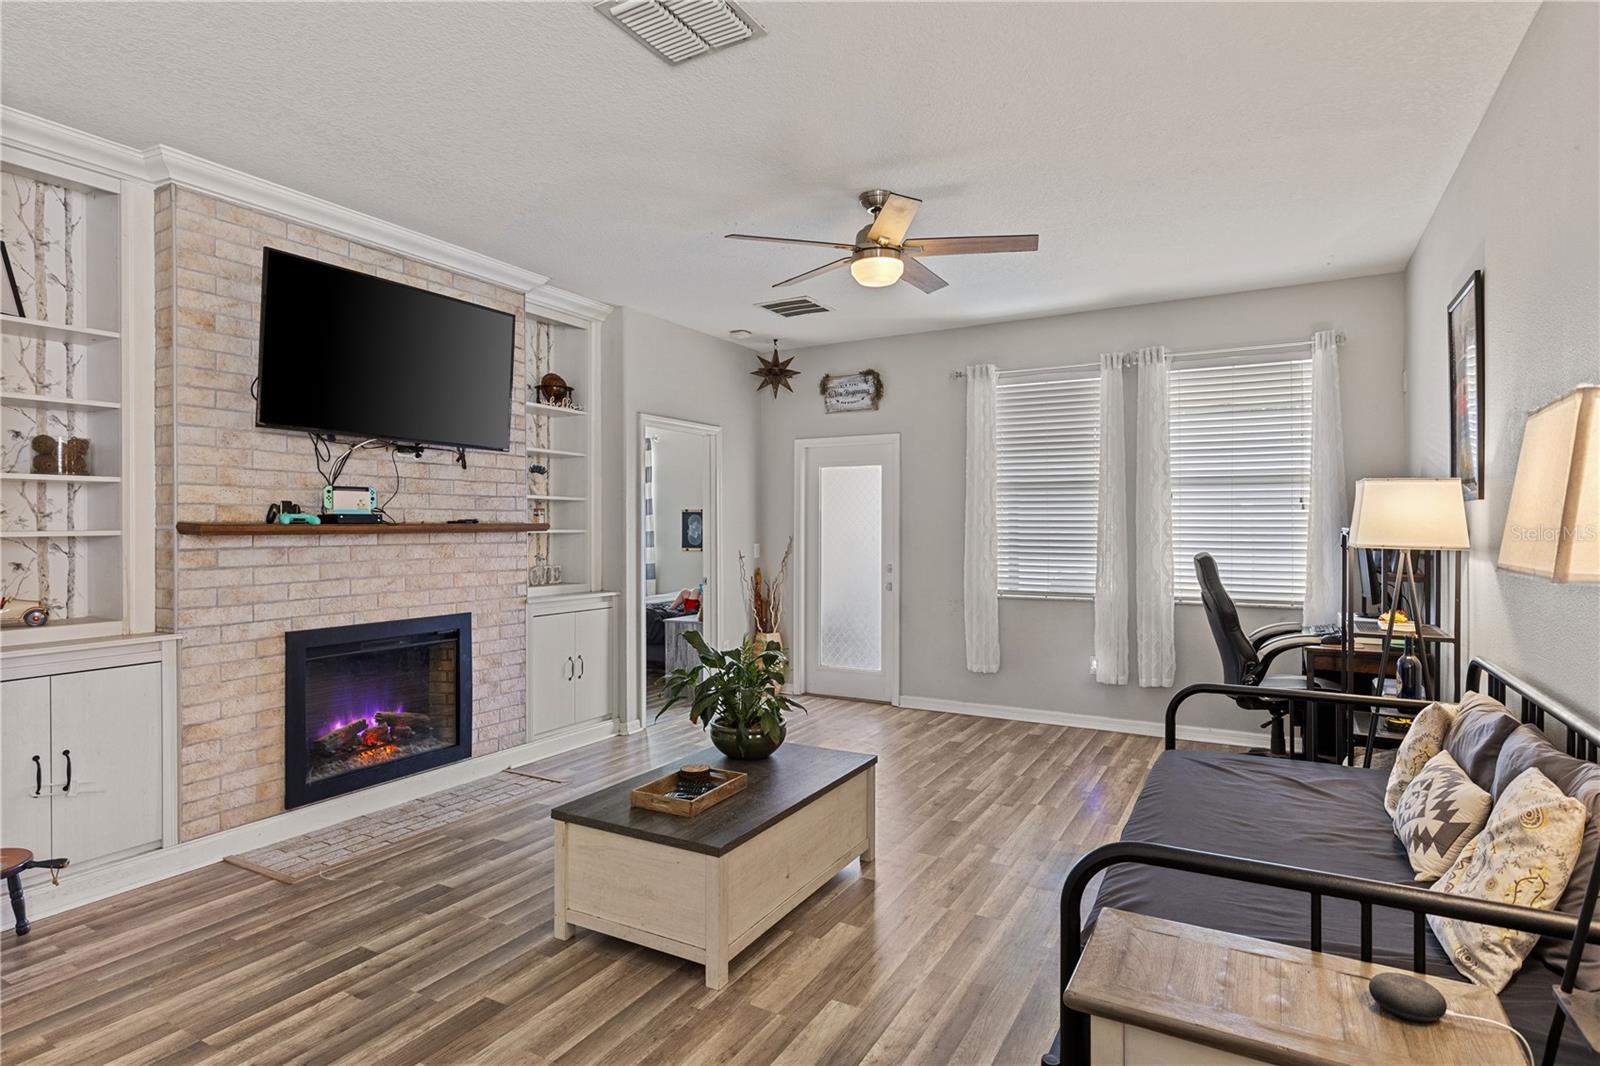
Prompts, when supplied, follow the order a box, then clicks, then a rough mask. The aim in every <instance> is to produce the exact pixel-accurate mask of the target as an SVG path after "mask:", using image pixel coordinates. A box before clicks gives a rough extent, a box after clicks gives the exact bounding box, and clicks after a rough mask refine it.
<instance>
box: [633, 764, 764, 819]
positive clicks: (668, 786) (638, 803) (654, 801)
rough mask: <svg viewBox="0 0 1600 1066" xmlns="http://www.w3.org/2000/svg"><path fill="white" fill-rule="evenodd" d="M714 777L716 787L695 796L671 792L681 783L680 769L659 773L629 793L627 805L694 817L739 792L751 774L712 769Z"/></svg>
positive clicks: (748, 780)
mask: <svg viewBox="0 0 1600 1066" xmlns="http://www.w3.org/2000/svg"><path fill="white" fill-rule="evenodd" d="M711 779H712V780H713V781H715V782H717V785H716V787H715V788H713V789H712V790H711V791H709V792H706V793H704V794H703V795H700V796H696V797H695V798H694V799H692V800H689V799H684V798H682V797H681V796H668V795H667V793H668V792H671V791H672V790H673V789H675V788H677V787H678V771H676V770H674V771H672V773H670V774H668V775H667V776H666V777H658V778H656V779H655V780H654V781H651V782H649V783H647V784H643V785H640V786H639V787H638V788H636V789H634V790H633V791H632V792H630V793H628V805H629V806H632V807H642V808H644V809H645V810H647V811H660V812H661V813H662V814H675V815H677V816H678V817H680V818H692V817H693V816H695V815H697V814H699V813H700V812H702V811H706V810H710V809H711V808H712V807H715V806H716V805H717V804H719V803H721V802H722V801H723V800H725V799H727V798H728V797H730V796H737V795H738V794H739V793H741V792H743V791H744V790H745V786H746V785H748V784H749V783H750V775H749V774H742V773H740V772H738V771H737V770H712V771H711Z"/></svg>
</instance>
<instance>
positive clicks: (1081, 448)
mask: <svg viewBox="0 0 1600 1066" xmlns="http://www.w3.org/2000/svg"><path fill="white" fill-rule="evenodd" d="M995 452H996V458H995V467H996V473H997V475H998V476H997V483H996V486H995V503H996V508H997V513H996V519H997V521H996V526H997V530H996V532H997V534H998V539H999V558H998V574H999V583H1000V592H1001V593H1013V594H1023V595H1037V596H1051V595H1056V596H1068V595H1092V594H1093V593H1094V574H1095V523H1096V521H1097V519H1098V511H1099V508H1098V499H1099V492H1098V483H1099V464H1100V377H1099V373H1098V371H1093V372H1090V373H1087V374H1077V375H1074V376H1071V377H1056V378H1053V379H1050V380H1027V379H1022V380H1017V381H1007V380H1005V379H1004V378H1002V379H1000V383H999V384H998V385H997V386H996V389H995Z"/></svg>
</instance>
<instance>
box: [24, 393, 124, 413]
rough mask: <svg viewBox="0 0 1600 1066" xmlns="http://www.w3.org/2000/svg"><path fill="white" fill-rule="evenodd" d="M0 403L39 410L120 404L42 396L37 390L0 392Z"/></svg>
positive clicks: (104, 408)
mask: <svg viewBox="0 0 1600 1066" xmlns="http://www.w3.org/2000/svg"><path fill="white" fill-rule="evenodd" d="M0 404H4V405H5V406H7V407H32V408H36V409H39V410H60V411H66V410H71V409H82V410H86V411H120V410H121V409H122V405H121V404H120V403H117V402H116V401H115V400H85V399H82V398H81V397H77V396H44V395H41V394H39V393H37V392H0Z"/></svg>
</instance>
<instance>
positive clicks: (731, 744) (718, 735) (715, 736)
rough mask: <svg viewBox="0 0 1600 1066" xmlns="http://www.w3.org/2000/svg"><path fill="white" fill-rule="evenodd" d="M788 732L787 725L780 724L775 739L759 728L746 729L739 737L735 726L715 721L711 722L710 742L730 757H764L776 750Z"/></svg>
mask: <svg viewBox="0 0 1600 1066" xmlns="http://www.w3.org/2000/svg"><path fill="white" fill-rule="evenodd" d="M788 732H789V728H788V726H786V725H780V726H779V727H778V739H777V740H773V739H772V738H771V737H769V736H767V734H766V732H765V731H764V730H760V729H757V730H751V731H747V732H746V733H745V734H744V736H742V737H741V736H740V735H739V730H738V729H737V728H736V727H735V726H731V725H723V724H722V722H720V721H715V722H712V723H711V743H713V744H715V745H716V746H717V750H718V751H720V752H722V754H724V755H726V756H727V757H728V758H730V759H765V758H766V757H767V756H769V755H771V754H772V753H773V752H775V751H777V750H778V745H780V744H782V743H783V738H784V737H785V736H787V735H788Z"/></svg>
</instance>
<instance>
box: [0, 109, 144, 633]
mask: <svg viewBox="0 0 1600 1066" xmlns="http://www.w3.org/2000/svg"><path fill="white" fill-rule="evenodd" d="M20 129H21V128H20V127H18V128H8V130H7V134H8V136H7V140H6V153H5V161H4V167H3V169H4V174H5V176H6V179H7V181H14V182H16V183H17V185H18V186H19V187H23V188H26V186H28V185H30V184H32V183H35V182H42V183H44V187H45V188H47V189H49V190H51V191H50V192H49V196H48V199H47V200H46V201H45V202H46V204H47V209H48V211H49V214H48V216H47V218H46V220H45V223H44V227H43V229H42V230H40V232H39V233H38V234H37V236H38V237H39V238H40V239H41V240H42V241H47V242H53V243H42V244H40V245H39V247H40V248H41V249H43V253H42V254H44V255H45V256H46V257H47V259H48V257H50V256H55V255H60V254H66V252H65V251H64V250H63V249H68V245H67V244H66V243H63V242H65V241H66V238H65V237H64V236H63V235H64V234H68V233H70V234H71V235H72V236H71V240H70V249H69V250H70V252H71V254H72V255H73V256H74V259H73V264H74V268H75V269H74V271H73V273H72V274H71V275H66V274H63V275H62V277H63V278H65V277H67V276H71V277H72V278H73V279H74V280H73V282H72V289H71V292H70V294H67V293H66V290H65V288H64V286H63V287H58V288H53V289H52V290H51V292H50V293H49V294H48V297H47V299H46V300H45V302H44V303H43V304H40V303H39V302H38V297H37V295H36V294H35V293H32V292H29V293H26V294H25V300H24V304H23V307H24V309H25V310H26V312H27V314H28V316H31V317H23V316H17V315H0V338H3V339H4V343H5V346H6V361H5V370H4V374H3V376H0V418H3V420H4V430H5V433H6V434H7V435H9V436H12V437H13V438H15V437H24V438H26V437H32V436H38V435H50V436H70V437H81V438H85V439H86V440H87V441H88V442H89V448H88V473H86V474H48V473H33V472H32V471H31V470H30V469H29V466H30V465H31V455H30V452H29V450H28V448H27V447H26V446H24V447H23V448H22V449H21V451H20V454H16V455H13V456H12V458H11V461H12V462H13V463H15V464H16V465H17V467H18V469H16V470H11V471H4V472H0V491H3V492H4V493H5V497H6V499H5V503H6V512H7V518H8V522H9V523H15V524H24V523H26V524H30V525H36V526H37V527H39V528H33V529H18V528H11V529H4V530H0V543H3V545H4V552H5V559H4V564H5V570H4V573H5V578H6V587H5V592H6V594H7V595H16V596H18V597H19V598H22V599H27V598H29V597H30V596H32V595H37V594H38V593H39V591H40V589H42V588H44V587H46V585H47V586H48V588H49V589H50V593H51V595H50V601H51V602H50V606H51V616H50V621H49V623H48V624H46V625H43V626H38V627H18V628H12V627H9V626H8V627H6V628H5V629H4V630H3V631H0V648H3V649H5V650H6V651H10V650H12V649H15V648H22V647H26V646H32V645H42V644H56V643H66V642H78V641H86V640H99V639H105V638H113V637H119V636H133V635H136V634H145V633H152V632H154V631H155V465H154V463H155V233H154V229H153V227H152V225H151V221H152V219H154V218H155V187H154V185H153V184H152V183H151V182H150V181H149V180H148V179H147V178H146V177H145V176H143V175H142V174H136V173H134V172H133V171H131V170H119V169H118V164H117V162H116V161H115V160H114V159H105V158H101V157H96V158H94V159H86V158H77V157H70V158H69V157H63V155H62V154H61V152H60V151H59V148H60V146H59V145H58V144H57V143H56V142H55V141H49V142H48V143H44V142H35V141H30V140H28V139H27V137H26V136H25V135H23V134H22V133H20V132H19V131H20ZM52 136H53V135H52ZM41 144H42V145H43V146H42V147H41V146H40V145H41ZM57 213H59V215H58V214H57ZM69 222H70V225H69V224H68V223H69ZM31 236H33V235H32V234H30V237H31ZM20 239H22V238H20V237H19V240H20ZM8 247H9V251H10V254H11V256H12V258H13V259H16V258H17V256H18V255H19V252H20V251H21V249H19V246H18V244H16V243H10V242H8ZM31 247H32V246H30V248H31ZM27 254H39V253H34V252H31V251H29V252H28V253H27ZM48 268H49V269H51V270H52V271H54V270H56V269H57V268H56V267H54V266H49V267H48ZM69 296H70V299H69V298H68V297H69ZM36 310H37V314H35V311H36ZM66 318H70V319H71V320H72V321H71V323H70V324H68V323H66V322H63V321H58V319H66ZM68 392H70V393H72V395H70V396H69V395H67V393H68ZM30 512H31V513H30ZM51 542H54V543H51ZM46 567H48V568H49V573H48V579H49V580H48V582H46V581H45V580H44V578H45V576H46V575H44V574H43V571H44V569H45V568H46ZM69 575H70V577H69Z"/></svg>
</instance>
